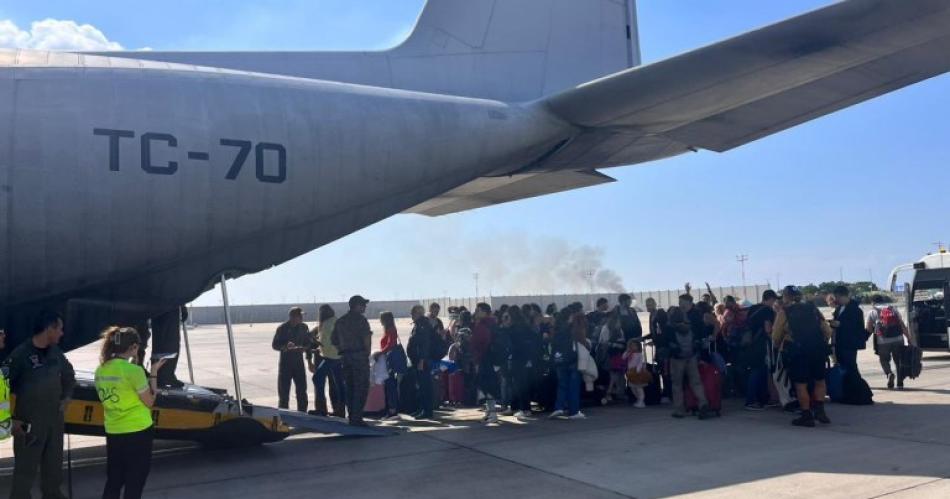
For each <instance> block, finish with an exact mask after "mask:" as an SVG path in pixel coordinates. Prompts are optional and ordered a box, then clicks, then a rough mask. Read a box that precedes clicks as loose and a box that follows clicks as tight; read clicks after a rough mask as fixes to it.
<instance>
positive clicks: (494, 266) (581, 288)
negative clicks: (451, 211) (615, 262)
mask: <svg viewBox="0 0 950 499" xmlns="http://www.w3.org/2000/svg"><path fill="white" fill-rule="evenodd" d="M455 243H456V244H458V243H460V244H461V245H462V246H463V248H462V249H461V250H460V251H455V252H454V253H455V255H456V256H459V257H461V258H459V259H458V260H456V261H455V264H454V265H455V268H456V269H458V268H459V267H460V266H464V267H468V268H470V269H472V272H478V273H479V279H480V281H481V283H482V284H483V287H482V288H481V293H483V294H488V293H489V292H493V293H495V294H498V293H507V294H557V293H588V292H591V291H593V292H609V293H623V292H624V291H625V288H624V285H623V279H622V278H621V277H620V275H619V274H618V273H617V272H615V271H614V270H611V269H609V268H607V267H606V266H605V264H604V256H605V250H604V248H603V247H599V246H592V245H586V244H582V245H576V244H572V243H570V242H568V241H566V240H563V239H558V238H533V239H527V238H525V237H523V236H520V235H516V234H496V235H495V237H492V238H491V240H490V241H484V240H483V241H477V242H476V241H471V240H466V239H464V238H462V239H456V241H455ZM443 254H444V253H443Z"/></svg>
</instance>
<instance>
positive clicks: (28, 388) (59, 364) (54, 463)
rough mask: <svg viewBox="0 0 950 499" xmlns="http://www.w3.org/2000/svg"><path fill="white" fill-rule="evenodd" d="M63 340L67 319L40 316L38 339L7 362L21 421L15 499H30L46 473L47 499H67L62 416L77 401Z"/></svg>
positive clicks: (15, 450) (12, 493)
mask: <svg viewBox="0 0 950 499" xmlns="http://www.w3.org/2000/svg"><path fill="white" fill-rule="evenodd" d="M62 337H63V319H62V317H60V315H59V314H57V313H55V312H42V313H40V315H39V317H38V318H37V321H36V323H35V326H34V328H33V337H32V338H31V340H30V341H25V342H23V343H21V344H20V345H19V346H17V347H16V348H15V349H14V350H13V352H11V353H10V357H9V358H8V359H7V361H6V363H7V366H8V367H9V373H10V374H9V376H10V378H9V379H10V389H11V391H12V393H13V395H15V396H16V405H15V406H14V409H13V419H14V420H16V421H20V422H22V425H18V426H19V427H18V428H14V431H13V433H14V435H13V455H14V458H15V459H14V463H13V487H12V489H11V491H10V498H11V499H30V489H31V488H32V487H33V482H34V481H35V479H36V473H37V471H38V470H39V471H40V473H41V479H40V489H41V491H42V493H43V497H44V498H45V499H57V498H63V499H65V497H66V496H64V495H63V493H62V490H61V489H60V485H61V484H62V482H63V467H62V466H63V413H64V411H65V409H66V405H67V404H68V403H69V399H70V398H71V397H72V392H73V387H74V386H75V385H76V376H75V373H74V371H73V366H72V365H71V364H70V363H69V361H68V360H66V356H65V355H64V354H63V352H62V350H60V349H59V347H58V346H57V345H58V344H59V340H60V339H61V338H62Z"/></svg>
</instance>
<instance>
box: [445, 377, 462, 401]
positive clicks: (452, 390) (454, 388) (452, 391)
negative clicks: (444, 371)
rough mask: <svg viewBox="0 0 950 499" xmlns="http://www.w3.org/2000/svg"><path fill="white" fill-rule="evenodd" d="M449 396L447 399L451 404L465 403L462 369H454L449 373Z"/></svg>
mask: <svg viewBox="0 0 950 499" xmlns="http://www.w3.org/2000/svg"><path fill="white" fill-rule="evenodd" d="M448 385H449V386H448V388H449V396H448V401H449V403H450V404H452V405H462V404H464V403H465V374H464V373H463V372H462V371H455V372H454V373H452V374H450V375H449V383H448Z"/></svg>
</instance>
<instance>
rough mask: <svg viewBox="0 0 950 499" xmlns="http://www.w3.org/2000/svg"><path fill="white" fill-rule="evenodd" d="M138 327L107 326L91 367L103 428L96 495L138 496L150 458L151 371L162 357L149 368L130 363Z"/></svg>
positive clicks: (153, 379) (135, 350) (154, 389)
mask: <svg viewBox="0 0 950 499" xmlns="http://www.w3.org/2000/svg"><path fill="white" fill-rule="evenodd" d="M139 344H141V340H140V339H139V334H138V332H136V331H135V329H133V328H130V327H118V326H112V327H109V328H106V330H105V331H103V332H102V350H101V353H100V358H99V360H100V364H99V368H98V369H96V391H97V392H98V393H99V400H101V401H102V410H103V416H104V417H103V419H104V423H105V424H104V426H105V430H106V486H105V490H104V491H103V493H102V497H103V498H106V499H109V498H115V499H118V497H119V494H120V492H122V490H123V489H125V494H124V496H123V497H125V498H126V499H131V498H138V497H141V496H142V490H143V489H144V488H145V481H146V480H147V479H148V474H149V470H150V469H151V464H152V439H153V437H154V428H153V425H152V411H151V407H152V405H153V404H154V403H155V394H156V392H157V391H158V390H157V387H156V373H158V370H159V369H161V368H162V365H163V364H164V363H165V361H164V360H161V361H159V362H155V363H153V364H152V368H151V374H150V375H149V376H148V378H146V377H145V370H144V369H142V367H141V366H138V365H136V364H135V360H136V359H137V358H138V354H139Z"/></svg>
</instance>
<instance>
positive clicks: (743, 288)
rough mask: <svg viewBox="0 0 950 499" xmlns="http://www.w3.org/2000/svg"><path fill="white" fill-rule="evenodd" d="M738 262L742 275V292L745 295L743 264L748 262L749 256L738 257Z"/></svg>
mask: <svg viewBox="0 0 950 499" xmlns="http://www.w3.org/2000/svg"><path fill="white" fill-rule="evenodd" d="M736 261H737V262H739V270H740V272H741V273H742V292H743V294H744V293H745V262H748V261H749V255H739V256H737V257H736Z"/></svg>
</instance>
